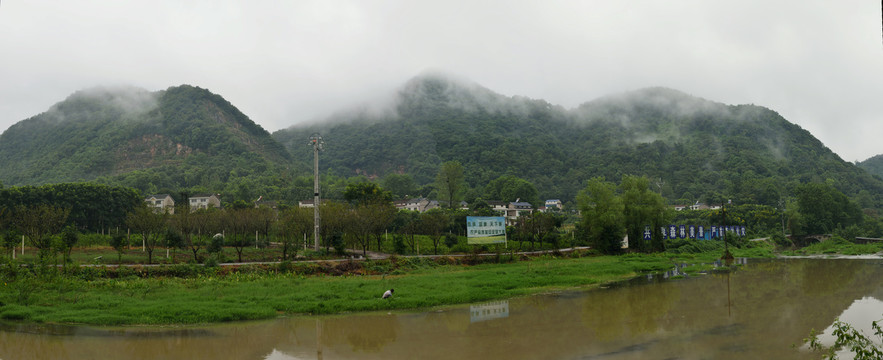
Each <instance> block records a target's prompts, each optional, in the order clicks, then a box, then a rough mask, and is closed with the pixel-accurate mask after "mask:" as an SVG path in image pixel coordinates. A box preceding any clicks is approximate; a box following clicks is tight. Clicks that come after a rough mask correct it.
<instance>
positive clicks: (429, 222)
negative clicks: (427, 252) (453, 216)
mask: <svg viewBox="0 0 883 360" xmlns="http://www.w3.org/2000/svg"><path fill="white" fill-rule="evenodd" d="M449 221H450V218H449V217H448V214H447V213H446V212H444V211H443V210H441V209H432V210H429V211H427V212H424V213H422V214H420V229H421V231H422V232H423V233H424V234H426V235H428V236H429V239H430V240H432V247H433V251H434V253H435V254H436V255H438V245H439V243H440V242H441V237H442V235H443V234H444V231H445V228H447V227H448V222H449Z"/></svg>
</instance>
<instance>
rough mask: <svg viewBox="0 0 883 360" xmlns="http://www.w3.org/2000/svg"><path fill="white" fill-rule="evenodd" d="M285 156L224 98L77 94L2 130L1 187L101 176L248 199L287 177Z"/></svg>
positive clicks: (149, 187) (191, 93)
mask: <svg viewBox="0 0 883 360" xmlns="http://www.w3.org/2000/svg"><path fill="white" fill-rule="evenodd" d="M290 161H291V158H290V155H289V154H288V152H287V151H286V150H285V149H284V148H283V147H282V146H281V145H280V144H278V143H277V142H276V141H274V140H273V139H272V137H270V134H269V133H268V132H267V131H266V130H264V129H263V128H261V127H260V126H259V125H257V124H255V123H254V122H253V121H251V120H250V119H249V118H248V117H247V116H245V115H244V114H242V113H241V112H240V111H239V110H238V109H236V107H234V106H233V105H232V104H230V103H229V102H228V101H226V100H224V99H223V98H221V97H220V96H218V95H215V94H212V93H211V92H209V91H207V90H205V89H201V88H198V87H193V86H188V85H184V86H178V87H172V88H169V89H167V90H165V91H159V92H155V93H151V92H147V91H145V90H141V89H135V88H97V89H91V90H85V91H80V92H77V93H75V94H73V95H71V96H70V97H69V98H67V99H66V100H64V101H62V102H60V103H58V104H56V105H54V106H53V107H52V108H51V109H49V110H48V111H47V112H45V113H42V114H39V115H37V116H34V117H32V118H30V119H27V120H24V121H21V122H19V123H17V124H15V125H13V126H12V127H10V128H9V129H7V130H6V131H5V132H4V133H3V135H2V136H0V169H3V171H2V172H0V182H2V183H3V184H5V185H40V184H46V183H59V182H74V181H98V182H103V183H110V184H115V185H125V186H131V187H134V188H136V189H138V190H141V191H142V192H144V193H156V192H167V193H175V194H177V193H178V192H181V191H185V192H226V193H228V194H230V195H233V196H241V197H243V198H245V199H247V198H250V197H252V196H255V197H256V196H257V194H255V193H256V192H259V191H261V190H267V188H268V187H271V186H274V185H279V184H282V183H284V182H285V181H284V177H285V176H288V174H287V171H288V167H289V164H290ZM233 196H231V198H232V197H233Z"/></svg>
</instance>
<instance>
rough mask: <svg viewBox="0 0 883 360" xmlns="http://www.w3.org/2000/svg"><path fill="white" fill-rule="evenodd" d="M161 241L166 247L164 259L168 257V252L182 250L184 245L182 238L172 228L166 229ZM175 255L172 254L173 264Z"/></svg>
mask: <svg viewBox="0 0 883 360" xmlns="http://www.w3.org/2000/svg"><path fill="white" fill-rule="evenodd" d="M163 240H164V242H165V244H164V245H165V246H166V257H168V251H169V250H174V249H178V248H184V247H185V246H186V245H185V244H184V237H183V236H181V233H179V232H177V231H176V230H175V229H173V228H172V227H167V228H166V234H165V236H163ZM174 259H175V253H174V252H173V253H172V263H174V262H175V261H174Z"/></svg>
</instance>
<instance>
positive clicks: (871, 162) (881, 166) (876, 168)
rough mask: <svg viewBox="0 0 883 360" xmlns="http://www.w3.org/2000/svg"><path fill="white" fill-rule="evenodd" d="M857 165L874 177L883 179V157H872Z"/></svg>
mask: <svg viewBox="0 0 883 360" xmlns="http://www.w3.org/2000/svg"><path fill="white" fill-rule="evenodd" d="M856 165H858V167H860V168H862V169H865V170H867V171H868V172H869V173H871V174H873V175H876V176H879V177H881V178H883V155H876V156H872V157H870V158H868V159H867V160H865V161H860V162H858V163H857V164H856Z"/></svg>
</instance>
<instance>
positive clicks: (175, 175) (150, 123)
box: [0, 74, 883, 208]
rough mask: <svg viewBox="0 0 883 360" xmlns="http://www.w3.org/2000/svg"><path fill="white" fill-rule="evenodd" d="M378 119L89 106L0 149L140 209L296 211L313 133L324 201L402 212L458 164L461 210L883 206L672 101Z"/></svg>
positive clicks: (738, 126) (492, 101) (3, 174)
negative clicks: (636, 178)
mask: <svg viewBox="0 0 883 360" xmlns="http://www.w3.org/2000/svg"><path fill="white" fill-rule="evenodd" d="M380 109H382V110H376V111H350V112H340V113H338V114H336V115H333V116H331V117H330V118H329V119H326V121H323V122H321V123H318V124H314V125H309V126H296V127H292V128H289V129H285V130H280V131H278V132H276V133H274V134H273V135H272V136H270V134H269V133H268V132H267V131H265V130H264V129H263V128H261V127H260V126H259V125H257V124H255V123H254V122H253V121H252V120H250V119H249V118H248V117H247V116H246V115H244V114H242V113H241V112H240V111H239V110H238V109H236V107H235V106H233V105H232V104H230V103H229V102H228V101H226V100H224V99H223V98H222V97H221V96H219V95H216V94H213V93H211V92H209V91H208V90H205V89H201V88H198V87H193V86H188V85H184V86H178V87H172V88H169V89H167V90H164V91H158V92H148V91H145V90H141V89H134V88H98V89H91V90H85V91H80V92H77V93H75V94H73V95H71V96H70V97H69V98H68V99H66V100H64V101H62V102H60V103H58V104H56V105H54V106H53V107H52V108H50V109H49V110H48V111H46V112H45V113H42V114H39V115H37V116H34V117H32V118H29V119H26V120H23V121H21V122H19V123H18V124H16V125H14V126H12V127H10V128H9V129H7V130H6V131H5V132H4V133H3V134H2V135H0V169H2V171H0V183H2V184H4V185H7V186H14V185H41V184H47V183H60V182H76V181H95V182H99V183H105V184H111V185H122V186H130V187H134V188H135V189H137V190H139V191H141V193H142V194H150V193H170V194H173V195H174V196H177V197H180V196H183V195H182V194H188V193H189V194H193V193H206V192H211V193H221V194H222V195H223V197H224V201H225V202H231V201H234V200H244V201H250V200H254V199H256V198H257V197H259V196H264V198H266V199H272V200H277V201H282V202H285V203H288V204H294V203H296V202H297V201H298V200H304V199H309V198H311V196H312V178H311V176H310V174H311V167H312V151H311V149H310V147H309V146H307V139H308V138H309V136H310V135H311V134H312V133H314V132H318V133H320V134H321V135H322V136H323V137H324V140H325V143H326V146H325V151H324V152H323V153H322V155H321V161H320V167H321V168H322V174H323V176H322V182H323V187H322V192H323V197H329V198H342V196H343V195H342V194H343V189H344V188H345V187H346V185H347V184H348V183H352V182H354V181H364V180H366V179H369V180H383V181H384V182H383V184H385V185H386V184H392V183H397V184H404V185H403V188H405V189H407V190H406V191H394V193H395V194H397V195H400V196H401V195H404V194H408V195H412V196H421V195H423V196H425V195H430V194H433V193H434V191H435V189H434V188H433V186H432V184H433V183H434V181H435V177H436V174H437V173H438V170H439V168H440V165H441V164H442V163H443V162H447V161H458V162H459V163H461V164H462V165H463V169H464V175H465V176H464V178H465V181H466V182H467V189H466V191H465V192H464V196H463V198H464V199H466V200H471V199H474V198H477V197H485V198H486V200H488V199H491V198H492V197H497V196H495V195H494V194H497V193H500V192H501V189H497V188H491V187H488V184H492V183H493V184H496V185H500V186H502V185H501V184H503V183H511V184H519V186H520V187H524V186H523V185H524V181H525V180H526V181H527V182H529V183H531V184H533V186H535V188H536V190H537V191H536V192H533V195H532V196H530V198H532V199H547V198H558V199H561V200H563V201H564V202H565V203H567V202H572V201H573V200H574V199H575V198H576V194H577V193H578V192H579V191H580V190H582V189H584V188H585V186H586V184H587V181H588V180H589V179H591V178H593V177H597V176H602V177H605V178H607V179H608V180H611V181H615V182H618V181H619V179H620V178H621V177H622V176H623V175H626V174H633V175H644V176H647V177H648V178H649V179H650V180H651V187H652V188H653V190H654V191H658V192H660V193H661V194H662V195H663V196H664V197H665V198H666V199H667V201H668V202H669V203H673V204H675V203H679V204H687V203H694V202H697V201H701V202H718V201H722V200H723V199H732V200H733V202H735V203H756V204H767V205H774V206H778V205H779V203H780V202H782V201H783V199H785V198H787V197H789V196H792V195H793V190H794V188H795V186H796V185H797V184H800V183H806V182H829V183H831V184H832V185H834V186H835V187H836V188H837V189H839V190H840V191H842V192H843V193H845V194H847V195H848V196H850V197H852V198H853V199H855V200H857V201H858V203H859V204H860V205H861V206H862V207H863V208H880V207H881V203H883V201H881V194H883V181H881V180H880V178H877V177H874V176H872V175H870V174H869V173H868V172H867V171H865V170H863V169H861V168H859V167H858V166H856V165H854V164H851V163H848V162H845V161H843V160H842V159H840V158H839V157H838V156H837V155H836V154H834V153H833V152H831V151H830V150H829V149H828V148H826V147H825V146H824V145H823V144H822V143H821V142H819V141H818V140H817V139H816V138H815V137H813V136H812V135H811V134H810V133H809V132H807V131H805V130H803V129H801V128H800V127H799V126H797V125H795V124H793V123H791V122H789V121H787V120H786V119H784V118H782V117H781V116H780V115H779V114H777V113H776V112H774V111H772V110H770V109H767V108H764V107H761V106H755V105H726V104H722V103H717V102H713V101H709V100H705V99H701V98H698V97H694V96H691V95H688V94H684V93H682V92H679V91H676V90H671V89H665V88H649V89H642V90H638V91H633V92H629V93H624V94H619V95H612V96H608V97H604V98H600V99H596V100H594V101H591V102H587V103H585V104H583V105H581V106H579V107H577V108H575V109H565V108H563V107H560V106H556V105H552V104H550V103H548V102H546V101H543V100H535V99H529V98H525V97H518V96H515V97H508V96H503V95H500V94H497V93H494V92H493V91H491V90H489V89H486V88H484V87H482V86H480V85H477V84H474V83H470V82H468V81H463V80H452V79H451V78H449V77H446V76H444V75H438V74H428V75H422V76H419V77H416V78H414V79H412V80H411V81H409V82H408V83H406V84H405V85H404V86H403V87H402V88H401V89H399V91H398V94H397V96H396V97H395V99H394V101H392V102H391V103H389V104H387V106H386V107H380ZM871 160H873V159H869V160H868V162H867V163H870V162H871ZM501 179H503V180H505V181H503V180H501ZM495 180H497V181H495ZM497 187H499V186H497ZM522 197H524V196H522ZM504 200H509V199H504ZM511 200H514V199H511Z"/></svg>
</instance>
